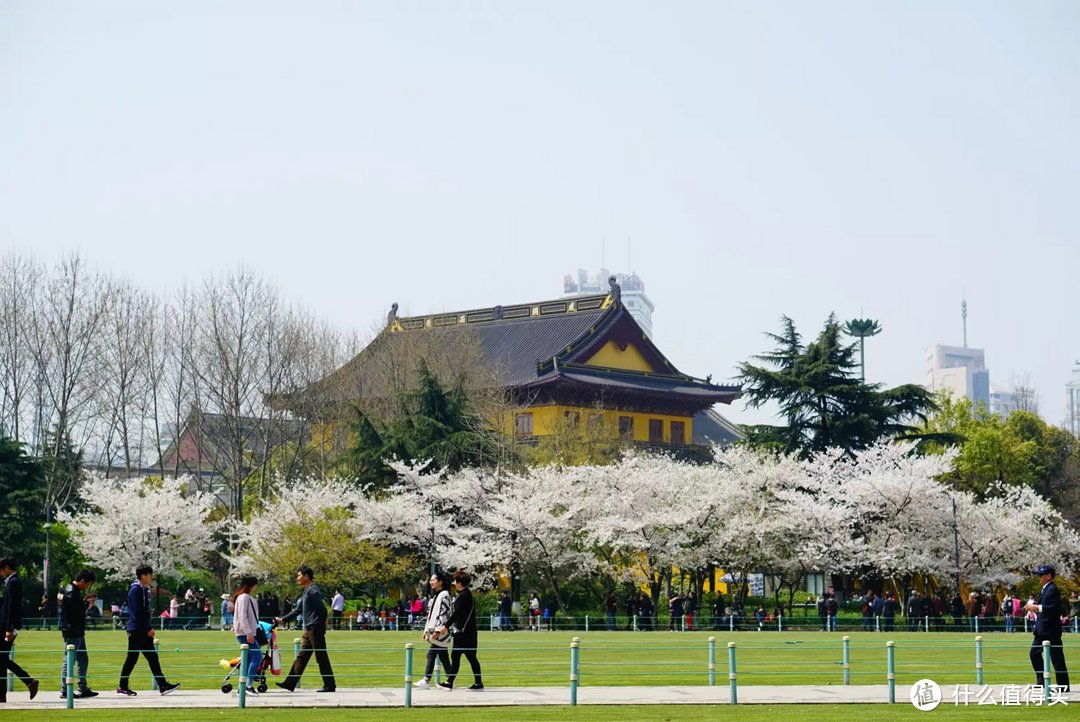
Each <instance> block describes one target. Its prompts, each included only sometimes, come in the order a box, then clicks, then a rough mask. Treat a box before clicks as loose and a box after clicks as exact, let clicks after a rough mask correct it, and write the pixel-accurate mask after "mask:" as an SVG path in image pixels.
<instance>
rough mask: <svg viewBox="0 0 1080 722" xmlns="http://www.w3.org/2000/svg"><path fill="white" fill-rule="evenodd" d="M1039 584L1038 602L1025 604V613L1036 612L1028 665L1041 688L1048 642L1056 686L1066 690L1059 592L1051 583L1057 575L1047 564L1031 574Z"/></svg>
mask: <svg viewBox="0 0 1080 722" xmlns="http://www.w3.org/2000/svg"><path fill="white" fill-rule="evenodd" d="M1032 574H1035V575H1036V576H1038V577H1039V581H1040V582H1042V590H1041V591H1040V592H1039V601H1038V602H1036V603H1035V604H1025V605H1024V611H1026V612H1035V638H1034V639H1033V640H1032V642H1031V652H1030V656H1031V666H1032V667H1033V668H1034V669H1035V684H1036V685H1038V686H1040V687H1041V686H1042V685H1043V682H1044V681H1049V680H1044V679H1043V658H1042V655H1043V651H1042V648H1043V642H1044V641H1048V642H1050V663H1051V664H1053V665H1054V675H1055V676H1056V677H1057V683H1058V686H1059V687H1062V688H1063V690H1064V691H1065V692H1068V691H1069V670H1068V669H1067V668H1066V667H1065V650H1064V648H1063V647H1062V646H1061V615H1062V611H1063V609H1062V606H1061V592H1059V591H1058V588H1057V585H1056V584H1054V577H1056V576H1057V572H1056V571H1055V570H1054V568H1053V567H1052V566H1050V565H1049V564H1044V565H1043V566H1041V567H1039V568H1038V569H1036V570H1035V571H1033V572H1032Z"/></svg>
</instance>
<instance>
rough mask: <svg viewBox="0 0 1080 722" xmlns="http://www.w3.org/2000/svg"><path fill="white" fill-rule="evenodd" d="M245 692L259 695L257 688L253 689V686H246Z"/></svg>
mask: <svg viewBox="0 0 1080 722" xmlns="http://www.w3.org/2000/svg"><path fill="white" fill-rule="evenodd" d="M247 693H248V694H253V695H255V696H256V697H258V696H259V691H258V690H257V689H255V688H254V687H248V688H247Z"/></svg>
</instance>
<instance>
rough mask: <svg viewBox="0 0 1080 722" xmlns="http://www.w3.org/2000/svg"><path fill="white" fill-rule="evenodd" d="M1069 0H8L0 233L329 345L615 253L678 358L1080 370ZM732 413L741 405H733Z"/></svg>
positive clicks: (537, 286)
mask: <svg viewBox="0 0 1080 722" xmlns="http://www.w3.org/2000/svg"><path fill="white" fill-rule="evenodd" d="M1078 128H1080V3H1077V2H1073V1H1070V0H1065V1H1062V2H1045V1H1039V0H1034V1H1025V2H984V1H978V2H975V1H972V2H942V1H941V0H933V1H929V0H928V1H925V2H919V1H912V2H903V3H886V2H873V3H867V2H845V3H840V2H802V1H798V2H796V1H794V0H792V1H791V2H762V1H754V2H749V1H748V2H700V3H697V2H649V3H642V2H625V1H620V2H581V1H578V2H550V1H549V2H535V3H525V2H513V1H511V2H507V1H505V0H498V1H495V0H493V1H491V2H441V3H436V2H390V1H387V2H380V3H374V2H365V3H361V2H316V1H306V2H263V1H260V2H240V1H235V2H225V1H220V2H198V1H191V0H185V1H183V2H180V1H176V2H167V1H165V0H153V1H152V2H146V1H145V0H133V1H132V2H108V1H105V0H100V1H98V2H93V3H87V2H79V1H76V0H72V1H70V2H50V1H49V0H25V1H22V2H19V1H14V0H0V244H3V246H4V247H5V248H17V249H22V250H30V251H34V252H35V253H36V254H38V255H39V256H40V257H42V258H45V259H52V258H54V257H55V256H56V255H57V254H59V253H61V252H63V251H65V250H70V249H79V250H81V251H83V252H84V253H85V254H86V255H87V256H89V257H90V258H91V260H93V261H94V262H95V263H96V264H98V265H99V266H101V267H102V268H104V269H107V270H112V271H114V272H116V273H119V274H122V275H126V276H129V277H133V278H135V279H138V280H139V281H141V282H142V283H143V284H144V285H146V286H148V287H156V288H170V287H173V286H175V285H176V284H177V283H178V282H180V281H182V280H189V281H192V280H198V279H199V278H201V277H202V276H204V275H205V274H206V273H208V272H210V271H222V270H226V269H229V268H231V267H234V266H235V265H236V264H238V263H240V262H246V263H248V264H250V265H251V266H253V267H254V268H256V269H258V270H259V271H261V272H262V273H264V274H265V275H267V276H269V277H270V278H272V279H274V280H275V281H276V283H277V284H278V285H279V286H280V287H281V288H282V289H283V290H284V291H285V293H286V294H287V295H288V296H290V297H291V298H293V299H296V300H298V301H300V302H302V303H303V304H305V305H307V306H308V307H310V308H311V309H313V310H314V311H316V312H318V313H320V314H323V315H325V316H326V317H328V318H330V319H332V320H333V321H334V322H335V323H337V324H339V325H341V326H342V327H359V328H368V327H370V326H371V324H372V323H373V322H374V321H375V320H376V319H379V318H384V317H385V313H386V310H387V308H388V306H389V304H390V303H391V302H392V301H398V302H399V303H400V304H401V307H402V312H404V313H413V314H416V313H427V312H431V311H438V310H445V309H457V308H464V307H475V306H489V305H495V304H504V305H505V304H509V303H513V302H519V301H532V300H539V299H542V298H546V297H552V296H557V295H559V294H560V293H561V290H562V285H561V279H562V276H563V275H564V274H565V273H568V272H572V271H574V269H576V268H577V267H578V266H583V267H586V268H589V269H591V270H593V271H595V270H596V268H597V267H599V265H600V263H601V239H605V238H606V247H607V258H606V260H607V265H608V267H609V268H611V269H612V270H616V271H622V270H627V269H626V268H625V266H626V261H625V256H626V251H625V248H626V243H627V239H629V242H630V246H631V261H630V265H631V268H630V270H634V271H637V272H638V273H639V274H640V275H641V276H642V277H643V278H644V279H645V282H646V284H647V290H648V292H649V294H650V296H651V297H652V299H653V300H654V301H655V303H656V306H657V309H656V314H655V316H654V324H655V338H656V340H657V342H658V344H659V345H660V347H661V349H662V350H663V351H664V352H665V353H666V354H667V355H668V356H669V357H670V358H671V359H672V360H673V361H674V362H675V364H676V365H678V366H679V367H680V368H681V369H682V370H684V371H686V372H689V373H694V374H698V375H705V374H707V373H711V374H713V375H714V377H715V378H719V379H722V378H725V377H728V376H730V375H731V374H732V373H734V367H735V365H736V364H737V363H738V362H739V361H741V360H743V359H745V358H747V357H748V356H750V355H751V354H753V353H757V352H760V351H762V350H764V349H765V348H766V347H767V342H766V340H765V339H764V338H763V336H762V332H763V331H765V330H775V329H776V328H777V322H778V318H779V316H780V315H781V314H788V315H791V316H792V317H794V318H795V320H796V321H797V322H798V324H799V326H800V329H801V330H802V331H803V332H804V333H805V334H806V335H812V334H814V333H816V332H817V330H819V328H820V324H821V322H822V320H823V319H824V318H825V316H826V315H827V314H828V313H829V312H830V311H835V312H836V313H837V314H838V315H839V316H840V317H842V318H851V317H855V316H869V317H872V318H876V319H879V320H880V322H881V323H882V325H883V326H884V329H885V330H884V333H883V334H882V335H881V336H879V337H877V338H874V339H872V340H871V341H870V342H869V344H868V359H867V365H868V371H867V373H868V377H869V378H870V379H871V380H875V381H883V382H885V383H888V384H896V383H903V382H911V381H915V382H917V381H921V379H922V364H923V355H924V351H925V349H926V347H927V346H929V345H931V344H933V343H935V342H939V341H941V342H948V343H956V344H959V342H960V333H961V327H960V314H959V305H960V299H961V295H962V294H963V293H966V295H967V299H968V302H969V304H970V319H969V339H970V342H971V344H972V345H974V346H982V347H985V348H986V351H987V361H988V365H989V366H990V369H991V381H992V383H994V384H995V385H999V386H1006V387H1007V386H1008V385H1009V382H1010V377H1011V376H1012V375H1013V374H1014V373H1024V372H1029V373H1030V374H1031V376H1032V379H1033V381H1034V382H1035V384H1036V385H1037V387H1038V390H1039V393H1040V400H1041V404H1042V411H1043V413H1044V414H1045V415H1046V416H1047V417H1048V418H1049V420H1051V421H1053V422H1059V421H1061V419H1062V418H1063V414H1064V398H1065V394H1064V388H1063V387H1064V384H1065V382H1066V381H1067V380H1068V376H1069V373H1070V370H1071V368H1072V366H1073V363H1074V361H1075V360H1076V359H1078V358H1080V320H1078V314H1077V313H1076V312H1075V310H1074V306H1075V303H1076V278H1077V275H1078V271H1080V243H1078V240H1080V239H1078V236H1080V203H1078V200H1077V199H1078V198H1080V184H1078V180H1080V144H1078V141H1077V133H1078ZM730 415H731V416H732V417H733V418H735V419H736V420H744V421H745V420H760V419H761V414H748V413H744V412H741V411H740V410H738V409H736V410H734V411H733V412H732V413H731V414H730Z"/></svg>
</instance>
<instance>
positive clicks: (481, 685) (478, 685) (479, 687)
mask: <svg viewBox="0 0 1080 722" xmlns="http://www.w3.org/2000/svg"><path fill="white" fill-rule="evenodd" d="M483 688H484V683H483V682H477V683H476V684H474V685H473V686H471V687H469V689H471V690H473V691H474V692H477V691H479V690H482V689H483Z"/></svg>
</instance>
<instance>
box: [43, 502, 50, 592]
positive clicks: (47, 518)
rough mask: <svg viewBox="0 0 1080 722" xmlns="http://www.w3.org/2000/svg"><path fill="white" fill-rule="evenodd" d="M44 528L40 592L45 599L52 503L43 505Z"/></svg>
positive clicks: (47, 586) (47, 581) (47, 582)
mask: <svg viewBox="0 0 1080 722" xmlns="http://www.w3.org/2000/svg"><path fill="white" fill-rule="evenodd" d="M42 526H43V528H44V529H45V559H44V561H43V563H42V565H41V581H42V594H43V595H44V597H45V598H46V599H48V597H49V564H50V562H51V561H52V558H51V556H50V553H51V551H52V526H53V524H52V505H51V504H49V505H48V506H46V507H45V524H43V525H42Z"/></svg>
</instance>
